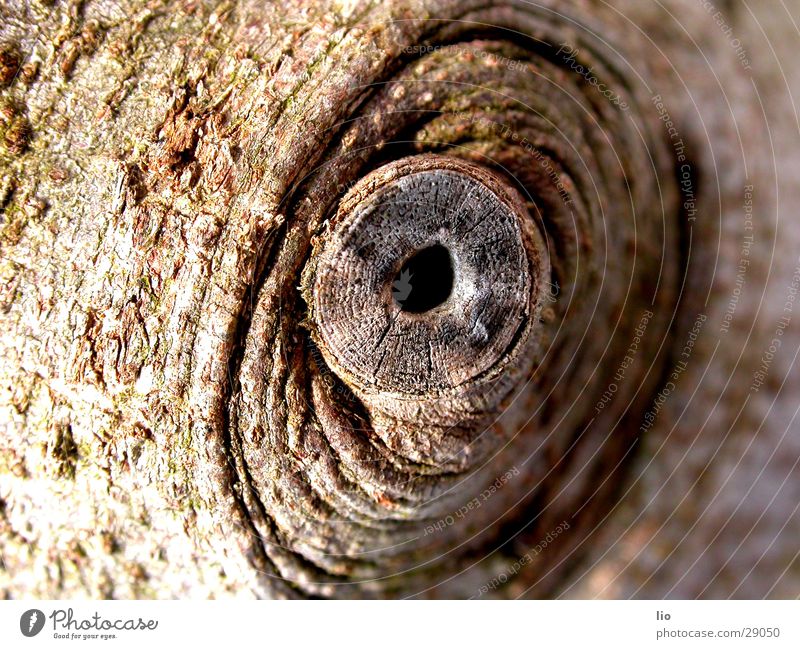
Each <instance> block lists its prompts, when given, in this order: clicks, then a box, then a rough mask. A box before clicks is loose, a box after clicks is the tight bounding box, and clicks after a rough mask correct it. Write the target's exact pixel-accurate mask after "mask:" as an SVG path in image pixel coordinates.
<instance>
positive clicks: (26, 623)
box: [19, 608, 44, 638]
mask: <svg viewBox="0 0 800 649" xmlns="http://www.w3.org/2000/svg"><path fill="white" fill-rule="evenodd" d="M43 628H44V613H42V612H41V611H40V610H39V609H38V608H32V609H30V610H28V611H25V612H24V613H23V614H22V615H21V616H20V618H19V630H20V631H22V635H24V636H25V637H27V638H32V637H33V636H35V635H37V634H38V633H39V632H40V631H41V630H42V629H43Z"/></svg>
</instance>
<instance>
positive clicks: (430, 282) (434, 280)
mask: <svg viewBox="0 0 800 649" xmlns="http://www.w3.org/2000/svg"><path fill="white" fill-rule="evenodd" d="M452 290H453V260H452V259H451V258H450V253H449V252H448V251H447V248H445V247H444V246H441V245H439V244H436V245H433V246H429V247H428V248H423V249H422V250H419V251H418V252H416V253H415V254H414V255H413V256H412V257H410V258H409V259H408V260H406V262H405V263H404V264H403V267H402V268H401V269H400V272H399V273H398V274H397V277H395V280H394V283H393V284H392V295H393V296H394V299H395V301H396V302H397V304H398V305H399V306H400V308H401V309H402V310H403V311H406V312H408V313H425V312H426V311H430V310H431V309H435V308H436V307H437V306H439V305H440V304H444V302H445V301H446V300H447V298H448V297H450V293H451V291H452Z"/></svg>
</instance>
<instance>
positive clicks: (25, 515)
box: [0, 0, 800, 597]
mask: <svg viewBox="0 0 800 649" xmlns="http://www.w3.org/2000/svg"><path fill="white" fill-rule="evenodd" d="M719 4H720V7H719V10H718V11H717V10H716V9H715V10H714V11H709V10H708V7H707V6H706V5H704V4H703V3H700V2H690V1H689V0H672V1H670V2H666V3H637V2H633V1H632V0H630V1H628V0H615V1H614V2H612V3H596V2H588V1H583V0H573V1H569V2H564V1H563V0H559V1H556V0H547V1H545V2H541V3H536V4H531V3H526V2H522V1H520V2H516V1H513V2H508V3H481V2H472V1H471V0H468V1H466V2H464V1H459V2H456V1H452V2H450V1H442V0H420V1H408V2H407V1H405V0H397V1H392V2H390V3H377V2H360V1H358V0H354V1H352V2H349V1H344V0H342V1H338V0H337V1H330V2H327V1H326V2H310V1H309V0H287V1H283V0H282V1H281V2H275V3H267V4H265V3H262V2H256V1H255V0H250V1H248V0H242V1H240V0H227V1H223V2H212V1H203V0H199V1H198V0H185V1H183V0H182V1H179V2H161V1H155V0H150V1H142V0H119V1H116V0H115V1H114V2H109V1H108V0H89V1H87V2H81V1H79V0H69V1H67V2H56V3H55V4H53V5H51V4H49V2H46V1H44V0H42V1H39V0H37V1H36V2H30V3H29V2H22V1H19V0H11V3H10V4H8V3H6V4H4V5H3V7H2V9H0V88H2V89H1V90H0V92H1V93H2V95H0V97H1V98H0V102H2V103H0V136H1V137H0V173H1V174H2V176H1V179H0V207H1V208H2V233H0V246H1V248H0V250H1V251H2V254H0V257H1V258H2V261H1V262H0V275H1V277H2V279H1V280H0V287H2V291H0V306H1V307H2V308H0V318H2V330H1V331H0V358H2V364H0V422H2V425H3V428H4V432H3V434H2V436H1V437H0V531H1V533H2V537H0V543H2V549H1V551H2V564H1V565H0V592H2V593H3V595H5V596H6V597H21V596H35V597H77V596H91V597H188V596H192V597H211V596H213V597H218V596H226V595H247V596H256V597H308V596H322V597H400V596H406V597H477V596H490V597H491V596H503V597H507V596H528V597H541V596H553V595H556V594H558V595H563V596H615V597H623V596H624V597H627V596H646V597H662V596H683V597H695V596H707V597H727V596H729V595H732V596H748V597H763V596H772V597H778V596H791V597H795V596H797V594H798V584H800V566H799V565H798V562H797V554H796V547H795V545H794V544H793V543H792V541H791V539H796V538H797V535H798V533H800V519H799V518H798V515H797V503H799V502H800V486H798V484H797V481H796V480H794V479H793V478H792V476H793V475H796V470H797V462H795V459H796V458H797V457H798V453H799V452H800V436H799V435H798V432H800V427H799V425H798V423H797V421H796V419H795V414H796V397H795V398H794V399H793V398H792V394H793V393H794V394H796V392H797V388H798V387H800V386H798V383H800V378H799V377H798V372H797V371H796V370H794V369H793V364H794V362H795V357H796V354H797V351H798V349H800V330H799V329H798V326H797V315H796V314H795V313H794V311H793V301H794V297H793V296H794V294H795V293H796V291H797V285H798V283H799V282H800V280H798V279H797V278H798V270H797V268H798V263H799V262H798V258H797V250H798V245H797V244H798V240H800V227H798V225H797V219H796V213H795V212H794V210H795V208H796V207H797V206H798V204H800V201H798V195H797V191H798V190H797V189H796V188H794V187H793V186H792V184H791V181H792V179H793V178H794V173H793V172H795V171H797V164H796V163H797V160H798V157H797V155H798V153H797V151H796V150H795V149H796V147H792V146H791V144H790V142H789V141H788V136H789V134H792V136H793V135H796V134H797V130H796V129H797V123H796V122H795V121H794V117H787V115H791V114H790V113H789V112H788V110H787V109H788V108H791V107H792V102H791V100H792V96H793V93H794V91H795V89H796V88H797V87H799V86H798V85H797V83H796V81H797V79H796V78H795V77H796V73H795V72H794V70H793V69H791V70H788V71H787V70H785V69H784V68H783V67H782V66H781V62H782V60H783V59H782V56H783V55H784V54H785V52H787V51H790V44H792V43H793V44H794V45H792V47H795V46H796V44H797V43H796V41H797V37H798V36H797V34H796V33H788V30H789V29H790V25H791V21H788V22H787V20H786V16H782V17H781V19H777V18H775V17H772V18H771V19H770V24H769V26H768V27H767V31H763V29H762V26H761V22H759V19H762V20H763V19H764V18H765V16H764V15H762V14H764V13H765V10H763V9H759V10H756V9H755V8H752V7H748V6H746V5H744V4H742V5H741V6H739V5H736V3H730V4H732V5H733V6H732V7H727V4H726V3H719ZM723 5H725V6H724V7H723ZM797 9H798V7H797V6H796V5H795V4H792V5H791V11H792V14H791V16H790V17H792V18H794V20H795V21H796V20H797V17H798V11H797ZM775 23H777V24H775ZM733 38H735V39H737V40H739V41H740V45H741V44H744V45H742V46H741V47H737V46H736V43H734V41H733V40H732V39H733ZM773 46H774V47H775V48H777V51H776V49H773ZM742 52H744V54H742ZM751 59H752V60H751ZM786 74H788V75H789V78H787V77H786ZM792 114H793V113H792ZM426 174H427V175H426ZM436 183H444V185H446V186H447V187H449V189H447V190H446V191H445V190H444V189H442V190H441V191H442V192H443V193H442V196H443V198H441V200H440V202H439V203H436V205H438V206H440V207H442V209H443V210H444V211H443V212H442V215H443V216H442V217H441V218H442V219H444V220H445V221H446V219H447V218H449V217H448V215H449V214H456V216H457V217H458V218H461V217H463V219H464V220H462V221H458V222H457V223H456V222H455V221H454V222H453V223H450V222H447V223H444V222H443V225H442V226H441V228H438V229H437V227H435V226H437V223H435V222H433V221H431V223H430V224H428V225H425V223H426V221H425V218H426V217H425V214H428V213H429V212H427V211H426V210H428V208H429V204H428V203H424V201H428V200H432V199H430V196H433V195H437V196H438V194H436V193H435V192H436V191H439V190H434V189H433V188H432V187H434V186H435V185H436ZM459 183H460V184H459ZM379 191H389V192H391V191H395V192H399V194H398V195H402V196H404V197H406V199H408V197H409V196H410V197H411V198H412V199H413V200H414V201H423V203H424V204H423V208H421V211H420V212H414V211H413V210H412V211H411V212H409V211H408V210H406V209H405V208H403V207H402V206H401V207H397V206H396V205H395V206H393V207H381V204H380V201H379V200H378V198H376V196H378V195H379ZM381 195H382V194H381ZM393 196H394V195H393ZM437 200H438V199H437ZM434 202H435V201H434ZM387 204H388V203H387ZM453 205H457V206H458V209H456V208H455V207H452V208H451V207H450V206H453ZM384 209H385V210H388V211H386V212H382V211H381V210H384ZM370 210H371V211H370ZM448 210H449V211H448ZM364 214H370V215H373V216H370V217H369V218H367V217H364V216H363V215H364ZM375 214H379V215H386V216H385V219H386V220H385V221H383V222H382V223H384V225H385V227H384V229H383V230H379V229H376V228H377V227H378V226H376V225H374V223H373V222H372V221H370V220H369V219H373V218H378V217H375V216H374V215H375ZM409 214H412V216H409ZM381 218H383V217H381ZM470 218H472V219H473V220H472V221H469V219H470ZM456 221H457V219H456ZM364 223H366V224H367V225H364ZM486 224H488V225H486ZM362 227H363V230H357V231H356V230H354V228H362ZM426 227H428V228H429V230H430V236H429V237H428V238H427V239H424V241H423V238H424V237H423V235H422V234H421V233H423V232H424V231H426V230H425V228H426ZM348 228H349V229H348ZM459 228H461V229H459ZM474 228H484V230H485V232H484V231H483V230H480V229H479V230H474ZM353 232H356V234H353ZM442 232H444V233H445V234H442ZM447 233H449V234H450V238H449V239H447V237H446V236H445V235H446V234H447ZM476 233H480V236H478V234H476ZM357 236H360V237H361V239H357ZM425 236H428V235H425ZM353 237H356V239H353ZM397 237H399V238H400V239H402V240H403V241H404V242H405V243H402V244H401V243H397V244H395V243H393V242H394V238H397ZM403 237H405V238H403ZM421 237H422V238H421ZM436 237H439V239H437V238H436ZM470 237H472V238H470ZM440 239H441V241H440ZM354 240H357V241H358V245H355V244H354V243H353V241H354ZM436 242H439V243H442V242H444V243H443V245H445V244H446V245H445V247H447V248H448V250H449V251H450V254H451V256H453V255H454V257H453V259H455V262H454V265H453V274H454V280H453V287H452V289H451V295H452V298H450V301H449V302H447V303H446V304H445V305H444V306H442V307H441V309H440V310H439V311H435V310H431V311H425V312H424V313H421V314H416V315H413V316H411V315H408V313H406V312H404V311H403V307H402V304H400V303H398V302H397V299H396V297H395V298H393V297H392V285H393V282H394V281H395V279H396V277H397V273H399V272H400V270H401V265H402V263H405V262H406V261H407V260H408V258H409V255H410V254H411V253H413V252H414V251H415V250H417V249H419V248H420V247H421V246H424V245H433V244H434V243H436ZM378 244H380V246H378ZM483 244H485V247H482V246H483ZM370 246H373V248H374V249H371V248H370ZM470 246H471V247H470ZM745 250H746V252H745ZM459 251H462V252H459ZM465 251H467V252H465ZM468 251H473V252H468ZM475 251H477V252H475ZM480 251H484V252H485V254H483V256H481V255H479V254H478V253H479V252H480ZM459 255H461V256H459ZM470 255H471V256H470ZM461 259H472V260H473V261H474V260H477V259H480V260H481V261H480V263H479V262H477V261H474V264H473V266H471V267H470V268H473V267H474V269H475V271H474V275H469V277H474V279H473V280H469V281H467V280H468V273H467V271H466V270H464V268H467V266H460V265H459V263H460V262H459V260H461ZM359 260H360V261H359ZM743 260H746V261H743ZM359 264H361V265H360V266H359ZM376 269H378V270H376ZM742 269H744V271H743V270H742ZM479 271H481V272H479ZM510 271H513V272H510ZM465 273H466V274H465ZM503 273H505V274H503ZM465 278H466V279H465ZM362 279H363V281H364V284H363V285H362V284H361V283H359V282H361V281H362ZM356 280H358V281H356ZM410 281H411V282H412V286H413V281H414V280H413V277H412V279H411V280H410ZM370 282H371V283H372V284H370ZM470 282H471V283H470ZM368 286H373V289H368ZM370 291H372V292H370ZM470 291H471V292H470ZM376 296H379V297H380V296H382V297H380V299H382V300H385V301H383V302H377V301H376V300H378V299H379V297H376ZM448 304H449V305H451V306H450V307H448V306H447V305H448ZM453 304H458V305H459V306H458V309H456V308H455V307H453V306H452V305H453ZM484 304H487V305H489V306H487V307H486V308H485V310H484V311H482V310H481V309H483V308H484V307H483V306H482V305H484ZM448 308H449V309H450V310H449V311H447V309H448ZM445 312H446V315H447V318H449V319H448V320H447V322H446V323H444V324H443V320H442V319H441V318H443V317H444V316H442V315H441V314H442V313H445ZM366 313H369V314H372V316H370V317H373V316H374V317H375V318H376V319H375V320H374V321H373V320H370V321H369V322H370V323H372V324H370V326H369V327H367V325H366V324H364V323H365V322H366V320H364V319H363V318H362V315H363V314H366ZM387 313H390V314H391V322H390V324H386V323H387V322H389V321H388V320H387V321H384V320H382V319H381V318H384V317H388V316H385V314H387ZM359 314H361V315H359ZM376 314H377V315H376ZM437 314H438V315H437ZM482 314H483V315H482ZM492 314H495V315H494V316H493V315H492ZM437 318H439V319H437ZM509 323H510V324H509ZM362 331H363V332H367V331H368V333H364V334H363V335H362V334H361V333H359V332H362ZM331 332H333V333H331ZM376 332H377V333H376ZM443 332H444V333H443ZM470 336H471V337H470ZM775 340H778V341H779V342H778V343H775V342H774V341H775ZM437 345H438V346H437ZM773 347H774V348H775V349H774V350H772V351H770V350H771V349H772V348H773ZM767 358H768V362H766V361H765V359H767ZM421 359H422V360H421ZM423 361H424V362H423ZM612 386H613V387H612Z"/></svg>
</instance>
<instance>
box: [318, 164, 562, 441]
mask: <svg viewBox="0 0 800 649" xmlns="http://www.w3.org/2000/svg"><path fill="white" fill-rule="evenodd" d="M549 276H550V264H549V259H548V254H547V249H546V247H545V245H544V243H543V241H542V238H541V236H540V234H539V232H538V230H537V229H536V227H535V225H534V224H533V221H532V219H531V218H530V216H529V214H528V211H527V209H526V207H525V204H524V202H523V200H522V198H521V196H520V195H519V194H518V193H517V191H516V190H514V189H513V188H512V187H511V186H510V185H509V184H508V182H507V181H506V180H505V179H503V178H502V177H501V176H500V175H499V174H497V173H495V172H492V171H489V170H488V169H486V168H484V167H482V166H480V165H477V164H474V163H471V162H465V161H462V160H458V159H454V158H450V157H444V156H439V155H422V156H413V157H409V158H404V159H402V160H399V161H396V162H393V163H391V164H388V165H386V166H383V167H381V168H379V169H377V170H376V171H373V172H372V173H370V174H368V175H367V176H366V177H364V178H363V179H362V180H361V181H359V182H358V183H357V184H356V185H355V186H354V187H353V188H352V189H351V190H350V191H349V192H348V194H347V195H346V196H345V197H344V198H343V200H342V202H341V204H340V205H339V208H338V211H337V212H336V214H335V216H334V217H333V218H332V219H331V221H330V222H329V223H328V228H327V231H326V232H325V233H324V234H322V235H321V236H320V237H318V239H317V240H316V242H315V246H314V253H313V255H312V260H311V263H310V264H309V265H308V266H307V269H306V273H305V274H304V293H305V295H306V299H307V301H308V304H309V306H310V308H311V313H312V319H313V331H312V335H313V336H314V338H315V340H316V342H317V344H318V345H319V348H320V350H321V352H322V354H323V356H324V357H325V360H326V362H327V363H328V364H329V365H330V366H331V367H332V368H333V370H334V371H335V372H336V373H337V374H338V375H339V376H340V377H341V378H342V379H343V380H344V381H345V382H346V383H348V384H349V386H350V387H351V389H353V390H354V391H355V392H356V394H357V395H358V396H359V397H360V398H361V399H362V401H363V402H364V403H365V404H366V405H367V406H368V408H369V409H370V411H371V414H372V415H373V424H375V423H376V420H377V421H379V420H381V419H382V418H388V419H392V420H401V421H405V422H414V423H415V424H419V423H420V422H423V423H429V424H438V425H445V426H455V425H460V424H461V425H463V424H464V422H465V421H468V420H473V419H475V418H476V416H479V415H481V414H484V413H487V412H491V411H492V410H493V409H494V408H495V407H496V406H497V405H499V403H500V402H501V401H502V399H503V397H504V396H506V394H507V393H508V391H509V389H510V388H511V387H513V383H514V381H515V380H516V379H517V378H519V376H520V372H521V371H523V370H524V369H526V359H528V358H529V357H530V353H529V352H530V345H531V344H533V343H534V342H535V340H534V339H535V336H534V335H533V333H534V331H535V329H536V325H537V323H538V317H539V311H540V308H541V305H542V301H543V291H544V288H545V286H546V283H547V281H548V279H549Z"/></svg>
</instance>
